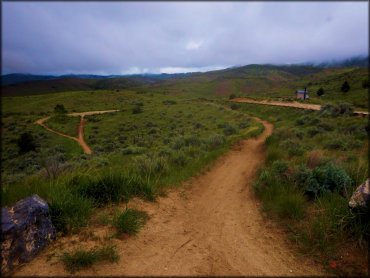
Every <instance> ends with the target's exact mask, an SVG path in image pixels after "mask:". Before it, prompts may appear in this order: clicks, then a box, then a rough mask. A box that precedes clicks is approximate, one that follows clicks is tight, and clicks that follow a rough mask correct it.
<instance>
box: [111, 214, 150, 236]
mask: <svg viewBox="0 0 370 278" xmlns="http://www.w3.org/2000/svg"><path fill="white" fill-rule="evenodd" d="M147 218H148V216H147V214H146V213H145V212H143V211H137V210H134V209H131V208H126V209H125V210H124V211H122V212H121V213H119V212H117V213H115V215H114V216H113V226H114V227H115V228H116V229H117V234H118V235H120V234H122V233H126V234H129V235H136V234H137V233H138V232H139V230H140V229H141V228H142V227H143V226H144V224H145V222H146V220H147Z"/></svg>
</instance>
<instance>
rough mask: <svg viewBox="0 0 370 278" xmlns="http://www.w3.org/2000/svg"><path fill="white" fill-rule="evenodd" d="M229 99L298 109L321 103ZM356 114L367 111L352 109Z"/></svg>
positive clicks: (311, 107)
mask: <svg viewBox="0 0 370 278" xmlns="http://www.w3.org/2000/svg"><path fill="white" fill-rule="evenodd" d="M230 101H233V102H246V103H253V104H265V105H273V106H286V107H294V108H300V109H311V110H320V109H321V105H319V104H310V103H300V102H295V101H293V102H280V101H274V100H253V99H249V98H234V99H232V100H230ZM354 112H355V113H357V114H361V115H368V114H369V112H366V111H354Z"/></svg>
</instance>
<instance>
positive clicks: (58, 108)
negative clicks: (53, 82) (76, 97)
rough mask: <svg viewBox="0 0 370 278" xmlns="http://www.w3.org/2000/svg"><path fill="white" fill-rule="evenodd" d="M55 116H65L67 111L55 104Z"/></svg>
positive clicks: (62, 106)
mask: <svg viewBox="0 0 370 278" xmlns="http://www.w3.org/2000/svg"><path fill="white" fill-rule="evenodd" d="M54 113H55V114H67V110H66V109H65V108H64V105H63V104H57V105H55V107H54Z"/></svg>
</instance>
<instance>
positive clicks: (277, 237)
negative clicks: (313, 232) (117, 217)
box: [15, 120, 325, 276]
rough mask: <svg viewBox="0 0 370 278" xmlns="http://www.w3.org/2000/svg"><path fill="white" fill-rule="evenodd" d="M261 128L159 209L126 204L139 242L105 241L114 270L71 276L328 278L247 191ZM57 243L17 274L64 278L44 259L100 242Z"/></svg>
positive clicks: (259, 153)
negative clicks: (113, 254)
mask: <svg viewBox="0 0 370 278" xmlns="http://www.w3.org/2000/svg"><path fill="white" fill-rule="evenodd" d="M260 122H262V123H263V124H264V125H265V127H266V129H265V131H264V132H263V134H261V135H260V136H258V137H257V138H251V139H248V140H244V141H240V142H239V143H237V144H236V145H234V146H233V148H232V150H231V151H229V152H228V153H226V154H224V155H222V156H221V157H220V158H219V159H217V160H216V162H215V163H214V165H213V167H212V168H211V170H209V171H208V172H206V173H205V174H204V175H202V176H200V177H195V178H193V180H192V181H190V182H187V183H186V184H185V185H184V186H182V187H180V188H179V189H173V190H171V191H170V192H169V193H168V194H167V196H164V197H159V198H158V199H157V201H156V202H144V201H142V200H140V199H134V200H132V201H130V202H129V204H128V205H129V206H130V207H134V208H137V209H141V210H144V211H146V212H147V213H148V214H149V216H150V219H149V220H148V222H147V224H146V225H145V227H144V228H143V230H141V231H140V233H139V234H138V235H137V236H136V237H127V238H124V239H118V238H113V239H111V240H109V241H108V240H106V241H104V242H105V243H109V244H112V243H113V244H116V245H117V251H118V253H119V255H120V260H119V263H117V264H115V263H113V264H111V263H101V264H99V265H96V266H94V267H93V269H87V270H83V271H80V272H78V273H76V275H88V276H97V275H101V276H111V275H114V276H144V275H151V276H157V275H158V276H165V275H166V276H168V275H170V276H173V275H183V276H198V275H202V276H205V275H207V276H209V275H211V276H216V275H222V276H238V275H247V276H256V275H263V276H289V275H291V276H302V275H310V276H313V275H325V273H324V271H323V270H322V269H321V267H320V263H315V262H314V261H312V260H311V259H309V258H302V257H297V256H295V255H294V254H295V252H296V250H294V249H293V247H292V246H291V245H292V244H291V243H290V242H289V241H288V240H287V239H286V234H285V233H284V232H283V231H281V230H279V228H278V227H276V226H275V225H274V224H273V222H271V221H270V220H268V219H265V218H264V217H263V215H262V214H261V211H260V208H261V204H260V202H259V201H258V199H257V198H256V197H255V196H254V193H253V189H252V188H251V184H252V181H253V180H254V178H255V177H256V174H257V168H258V167H259V166H260V165H261V163H262V162H263V160H264V157H265V144H264V142H265V138H266V137H267V136H268V135H270V134H271V133H272V130H273V125H272V124H270V123H268V122H265V121H261V120H260ZM121 207H124V204H122V205H121ZM90 231H91V232H92V233H93V234H94V235H96V236H97V237H100V238H103V237H105V238H107V235H108V236H109V235H111V234H113V233H114V230H112V229H111V228H110V227H109V225H108V226H101V225H100V226H99V225H96V226H93V227H91V228H89V232H90ZM58 242H59V244H60V245H56V244H53V245H52V246H49V247H48V248H47V249H46V250H45V251H43V252H42V254H41V255H40V256H38V257H37V258H36V259H35V260H33V261H32V262H30V263H29V264H27V265H25V266H23V267H22V268H20V269H19V270H18V271H17V272H16V273H15V275H17V276H27V275H31V274H32V275H34V276H38V275H44V276H45V275H46V276H60V275H62V276H66V275H69V273H68V272H67V271H66V270H65V269H64V268H63V265H62V264H61V263H57V264H53V265H52V264H51V263H50V262H46V259H47V257H48V255H49V254H50V253H51V252H53V250H56V251H57V252H60V251H61V250H60V247H59V246H63V248H66V249H67V250H69V249H71V248H72V247H73V246H74V247H77V246H79V245H81V246H84V247H86V248H91V247H93V246H94V245H96V242H99V241H98V240H95V241H94V240H92V239H91V238H89V239H86V236H82V235H73V236H70V237H65V238H61V239H60V240H59V241H58ZM73 243H74V245H73Z"/></svg>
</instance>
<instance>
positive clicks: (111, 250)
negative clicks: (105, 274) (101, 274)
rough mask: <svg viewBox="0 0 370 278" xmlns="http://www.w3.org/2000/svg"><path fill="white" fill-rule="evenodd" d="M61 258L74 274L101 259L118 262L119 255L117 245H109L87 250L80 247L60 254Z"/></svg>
mask: <svg viewBox="0 0 370 278" xmlns="http://www.w3.org/2000/svg"><path fill="white" fill-rule="evenodd" d="M59 260H60V261H61V262H63V263H64V266H65V268H66V269H67V270H68V271H69V272H71V273H72V274H73V273H75V272H76V271H79V270H81V269H85V268H89V267H91V266H93V265H94V264H96V263H98V262H100V261H109V262H118V260H119V255H117V251H116V246H114V245H107V246H103V247H101V248H99V249H93V250H86V249H84V248H81V247H80V248H78V249H74V250H73V251H72V252H70V253H68V252H64V253H62V254H61V255H59Z"/></svg>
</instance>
